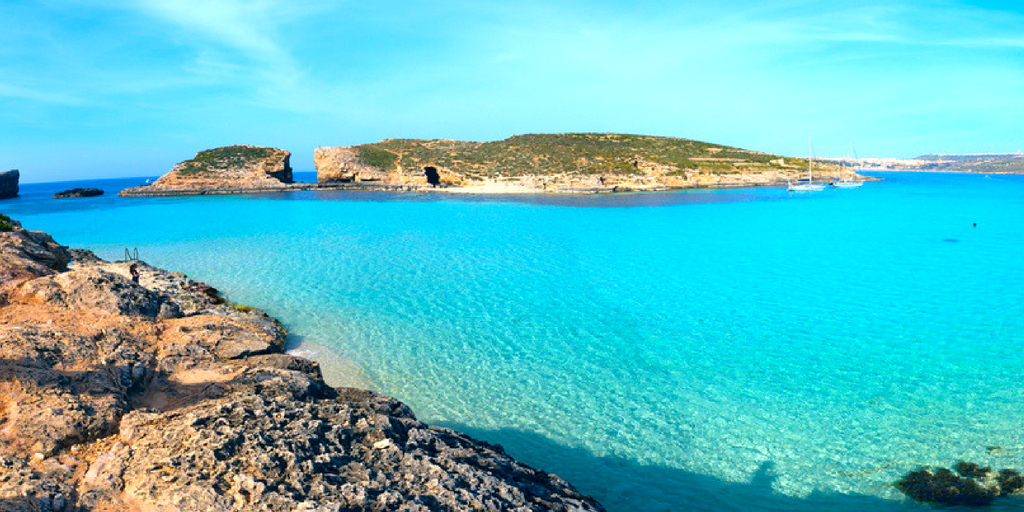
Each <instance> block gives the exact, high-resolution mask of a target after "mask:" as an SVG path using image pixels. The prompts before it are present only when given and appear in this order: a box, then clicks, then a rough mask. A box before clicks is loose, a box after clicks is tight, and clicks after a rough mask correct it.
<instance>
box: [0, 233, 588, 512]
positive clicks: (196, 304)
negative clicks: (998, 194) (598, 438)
mask: <svg viewBox="0 0 1024 512" xmlns="http://www.w3.org/2000/svg"><path fill="white" fill-rule="evenodd" d="M7 226H8V227H9V230H8V231H4V232H0V439H2V440H3V442H2V443H0V468H2V470H0V510H5V511H14V510H17V511H21V510H24V511H30V510H31V511H35V510H43V511H67V512H71V511H82V510H124V509H129V510H196V511H199V510H226V509H237V510H317V511H338V510H410V511H412V510H423V511H426V510H470V509H484V510H524V511H525V510H566V511H569V510H572V511H589V510H603V508H602V507H601V505H600V504H598V503H597V502H596V501H595V500H593V499H592V498H590V497H588V496H584V495H581V494H580V493H579V492H577V491H576V490H575V489H574V488H573V487H572V486H571V485H570V484H568V483H567V482H565V481H564V480H562V479H561V478H559V477H557V476H554V475H551V474H548V473H545V472H544V471H540V470H536V469H533V468H530V467H528V466H526V465H524V464H522V463H520V462H517V461H515V460H514V459H512V458H511V457H509V456H508V455H506V454H505V453H504V451H503V450H502V448H501V447H500V446H496V445H491V444H488V443H485V442H482V441H478V440H475V439H472V438H470V437H468V436H466V435H463V434H460V433H458V432H455V431H452V430H449V429H445V428H439V427H432V426H429V425H426V424H424V423H422V422H420V421H418V420H416V418H415V416H414V415H413V413H412V411H410V410H409V408H408V407H406V406H405V405H404V404H402V403H401V402H398V401H397V400H395V399H393V398H389V397H386V396H382V395H379V394H376V393H373V392H370V391H366V390H360V389H352V388H332V387H330V386H328V385H327V384H326V383H325V382H324V380H323V379H322V377H321V375H320V369H319V366H318V365H317V364H316V363H315V362H312V361H309V360H306V359H302V358H299V357H295V356H291V355H288V354H286V353H285V352H284V341H285V336H286V331H285V329H284V327H283V326H282V325H281V324H280V323H279V322H278V321H277V320H275V319H273V318H270V317H269V316H267V315H266V314H264V313H262V312H260V311H258V310H254V309H251V308H247V307H244V306H238V305H233V304H231V303H229V302H227V301H226V300H224V299H223V298H222V297H220V295H219V294H218V293H217V291H216V290H215V289H213V288H211V287H210V286H208V285H206V284H203V283H200V282H197V281H193V280H191V279H189V278H188V277H186V276H185V275H183V274H180V273H174V272H168V271H165V270H162V269H159V268H155V267H152V266H149V265H147V264H146V263H144V262H132V261H124V262H106V261H102V260H100V259H99V258H96V257H95V256H94V255H93V254H92V253H90V252H88V251H80V250H69V249H67V248H65V247H63V246H61V245H60V244H58V243H56V242H55V241H54V240H53V239H52V238H51V237H50V236H49V235H47V234H46V233H42V232H38V231H27V230H24V229H22V228H21V226H20V225H19V224H18V223H17V222H16V221H13V220H10V221H9V222H7Z"/></svg>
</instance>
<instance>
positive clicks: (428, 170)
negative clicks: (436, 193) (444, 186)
mask: <svg viewBox="0 0 1024 512" xmlns="http://www.w3.org/2000/svg"><path fill="white" fill-rule="evenodd" d="M423 174H426V175H427V183H430V184H431V185H433V186H435V187H436V186H438V185H440V184H441V175H440V174H438V173H437V168H436V167H424V168H423Z"/></svg>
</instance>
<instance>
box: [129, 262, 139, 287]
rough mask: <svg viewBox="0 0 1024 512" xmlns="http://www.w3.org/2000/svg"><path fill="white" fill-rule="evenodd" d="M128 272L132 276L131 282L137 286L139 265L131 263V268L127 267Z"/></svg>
mask: <svg viewBox="0 0 1024 512" xmlns="http://www.w3.org/2000/svg"><path fill="white" fill-rule="evenodd" d="M128 272H130V273H131V275H132V282H133V283H135V284H139V265H138V264H137V263H132V266H130V267H128Z"/></svg>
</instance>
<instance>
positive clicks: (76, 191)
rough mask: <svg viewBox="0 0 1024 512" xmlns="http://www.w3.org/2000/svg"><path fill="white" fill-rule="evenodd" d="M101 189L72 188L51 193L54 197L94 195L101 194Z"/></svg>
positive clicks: (65, 197)
mask: <svg viewBox="0 0 1024 512" xmlns="http://www.w3.org/2000/svg"><path fill="white" fill-rule="evenodd" d="M102 195H103V191H102V190H100V189H98V188H72V189H68V190H61V191H60V192H57V193H56V194H54V195H53V198H54V199H67V198H70V197H95V196H102Z"/></svg>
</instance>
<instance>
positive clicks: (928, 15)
mask: <svg viewBox="0 0 1024 512" xmlns="http://www.w3.org/2000/svg"><path fill="white" fill-rule="evenodd" d="M0 19H2V20H4V23H3V25H4V30H3V31H0V169H6V168H18V169H20V170H21V172H22V180H23V181H26V182H36V181H55V180H71V179H88V178H95V177H120V176H149V175H159V174H163V173H164V172H166V171H168V170H169V169H170V168H171V166H173V165H174V164H175V163H177V162H179V161H182V160H185V159H187V158H190V157H191V156H192V155H194V154H195V153H196V152H197V151H200V150H202V149H207V148H211V147H217V146H223V145H228V144H239V143H246V144H257V145H266V146H274V147H280V148H283V149H287V150H289V151H291V152H292V153H293V156H292V163H293V167H295V168H296V170H299V171H312V170H313V162H312V158H313V157H312V154H313V149H314V148H316V147H318V146H333V145H351V144H361V143H367V142H375V141H378V140H380V139H383V138H389V137H410V138H454V139H463V140H496V139H503V138H505V137H508V136H511V135H514V134H519V133H559V132H622V133H641V134H651V135H664V136H673V137H685V138H691V139H697V140H703V141H708V142H716V143H722V144H729V145H733V146H739V147H743V148H747V149H753V150H758V151H766V152H772V153H780V154H786V155H794V156H802V155H805V154H806V152H807V138H808V137H811V139H812V141H813V143H814V149H815V153H816V154H817V155H819V156H840V155H843V154H845V153H846V152H847V151H848V148H849V145H850V143H851V142H852V143H854V144H855V145H856V148H857V151H858V153H859V155H860V156H872V157H883V156H895V157H913V156H918V155H921V154H925V153H934V152H944V153H977V152H1014V151H1018V150H1024V140H1022V139H1024V31H1022V30H1021V27H1024V7H1022V6H1021V4H1019V3H1016V2H1013V3H1011V2H955V1H948V2H942V1H938V2H936V1H931V2H924V1H910V2H899V1H879V2H875V1H863V2H859V1H855V2H842V1H821V2H819V1H779V0H774V1H772V0H770V1H740V0H736V1H729V0H726V1H719V2H686V1H682V2H679V1H677V2H658V1H644V0H630V1H621V2H620V1H601V0H597V1H593V0H591V1H571V0H561V1H559V0H555V1H548V2H534V1H532V0H525V1H524V0H517V1H515V2H497V1H495V2H480V1H477V2H471V1H451V0H432V1H429V2H428V1H401V2H392V1H376V2H372V1H371V2H368V1H358V2H356V1H320V0H312V1H298V2H297V1H294V0H257V1H251V2H244V1H238V0H228V1H215V0H203V1H173V0H125V1H117V0H113V1H100V0H48V1H39V2H27V1H22V0H4V2H2V3H0Z"/></svg>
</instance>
